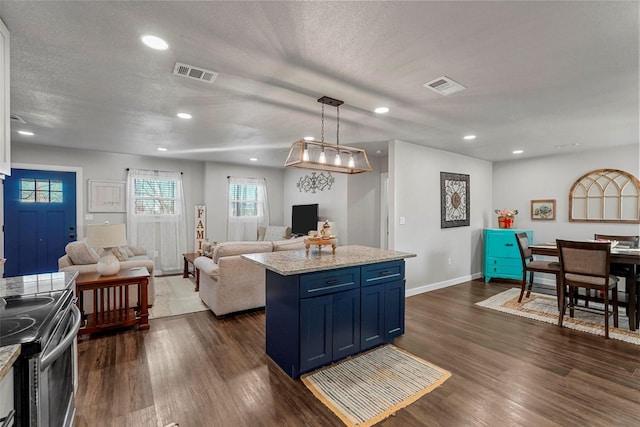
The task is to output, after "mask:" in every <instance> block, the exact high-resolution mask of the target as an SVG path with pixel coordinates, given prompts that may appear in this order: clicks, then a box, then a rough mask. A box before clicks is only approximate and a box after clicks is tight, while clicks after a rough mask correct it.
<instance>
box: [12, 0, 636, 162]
mask: <svg viewBox="0 0 640 427" xmlns="http://www.w3.org/2000/svg"><path fill="white" fill-rule="evenodd" d="M0 17H1V18H2V20H3V21H4V22H5V24H6V25H7V27H8V28H9V30H10V31H11V43H12V45H11V112H12V113H13V114H17V115H19V116H20V117H22V118H23V119H24V120H25V121H26V122H27V125H23V124H19V123H12V141H13V143H14V144H20V143H37V144H45V145H53V146H63V147H79V148H85V149H93V150H102V151H112V152H118V153H131V154H142V155H154V156H161V157H176V158H186V159H198V160H211V161H221V162H233V163H244V164H247V163H249V161H248V159H249V157H257V158H258V159H259V161H258V162H257V163H258V164H260V165H268V166H281V165H282V164H283V162H284V158H285V157H286V153H287V151H288V147H289V146H290V145H291V142H292V141H294V140H296V139H299V138H301V137H303V136H307V135H311V136H315V137H316V139H319V137H320V107H321V105H320V104H319V103H317V102H316V99H317V98H319V97H320V96H322V95H327V96H330V97H334V98H338V99H341V100H343V101H344V102H345V104H344V105H343V106H342V107H341V109H340V143H341V144H347V145H355V146H358V147H361V148H365V149H366V150H367V151H368V152H369V154H370V155H373V156H375V153H374V152H375V151H376V150H377V149H380V148H382V149H384V150H385V151H386V141H389V140H392V139H398V140H402V141H407V142H412V143H416V144H420V145H424V146H428V147H433V148H437V149H442V150H446V151H451V152H456V153H461V154H464V155H468V156H472V157H475V158H479V159H486V160H491V161H500V160H506V159H511V158H513V154H512V153H511V152H512V150H514V149H518V148H520V149H523V150H525V152H524V154H522V155H521V156H524V157H533V156H543V155H553V154H557V153H558V152H560V151H562V152H566V150H569V149H558V148H556V146H570V145H573V144H579V145H578V146H577V147H573V148H570V150H587V149H593V148H598V147H603V146H611V147H613V146H616V145H628V144H638V138H639V136H638V132H639V127H638V122H639V109H638V98H639V92H640V88H639V83H638V80H639V73H638V66H639V58H638V56H639V42H638V39H639V32H638V28H639V20H640V17H639V3H638V2H608V1H607V2H458V1H456V2H177V1H167V2H95V1H74V2H54V1H47V2H44V1H43V2H35V1H34V2H24V1H2V2H0ZM144 33H151V34H155V35H158V36H160V37H163V38H164V39H165V40H166V41H167V42H168V43H169V44H170V48H169V50H167V51H162V52H161V51H154V50H151V49H149V48H147V47H146V46H144V45H143V44H142V43H141V42H140V40H139V37H140V36H141V35H142V34H144ZM176 62H184V63H187V64H191V65H195V66H199V67H202V68H206V69H210V70H215V71H216V72H218V73H220V75H219V76H218V78H217V79H216V81H215V82H214V84H213V85H210V84H206V83H202V82H197V81H192V80H189V79H185V78H182V77H178V76H174V75H173V74H172V70H173V66H174V64H175V63H176ZM443 75H446V76H448V77H450V78H452V79H454V80H456V81H458V82H460V83H461V84H463V85H465V86H466V87H467V88H468V89H466V90H465V91H463V92H459V93H456V94H452V95H449V96H448V97H443V96H441V95H438V94H437V93H435V92H433V91H430V90H428V89H425V88H424V87H423V86H422V85H423V84H424V83H426V82H428V81H431V80H433V79H435V78H438V77H440V76H443ZM382 105H384V106H388V107H389V108H390V109H391V111H390V112H389V113H388V114H386V115H377V114H374V113H373V112H372V110H373V109H374V108H375V107H378V106H382ZM178 111H185V112H189V113H191V114H192V115H193V119H192V120H189V121H184V120H180V119H178V118H176V116H175V114H176V113H177V112H178ZM325 128H326V129H325V130H326V132H325V140H327V141H328V142H332V143H334V142H335V109H334V108H332V107H328V109H327V117H326V120H325ZM20 129H29V130H31V131H33V132H34V133H35V136H32V137H26V136H23V135H20V134H18V133H17V130H20ZM468 133H474V134H476V135H478V137H477V139H476V140H475V141H472V142H468V141H463V139H462V137H463V136H464V135H465V134H468ZM157 147H166V148H168V151H167V152H164V153H161V152H158V151H156V148H157Z"/></svg>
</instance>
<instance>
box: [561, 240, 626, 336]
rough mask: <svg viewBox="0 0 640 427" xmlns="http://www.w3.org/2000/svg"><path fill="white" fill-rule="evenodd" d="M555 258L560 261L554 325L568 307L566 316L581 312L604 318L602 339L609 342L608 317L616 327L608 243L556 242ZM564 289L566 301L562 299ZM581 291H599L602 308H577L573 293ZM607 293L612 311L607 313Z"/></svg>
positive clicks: (614, 280) (614, 284) (615, 281)
mask: <svg viewBox="0 0 640 427" xmlns="http://www.w3.org/2000/svg"><path fill="white" fill-rule="evenodd" d="M556 243H557V245H558V258H559V259H560V303H561V308H560V315H559V318H558V325H559V326H562V321H563V319H564V315H565V313H566V309H567V306H569V316H570V317H573V316H574V310H576V309H578V310H584V311H588V312H596V313H602V314H604V335H605V338H609V316H611V315H613V326H614V327H616V328H617V327H618V278H617V277H616V276H613V275H611V274H609V260H610V256H611V243H609V242H606V243H605V242H602V243H600V242H575V241H569V240H559V239H558V240H556ZM567 288H568V298H567V295H565V292H567ZM578 288H585V289H586V290H587V291H589V290H591V289H593V290H596V291H603V299H604V308H603V309H602V310H600V309H598V308H596V307H593V306H591V307H587V306H580V305H578V303H577V289H578ZM609 292H611V305H613V308H612V310H610V309H609V306H610V304H609Z"/></svg>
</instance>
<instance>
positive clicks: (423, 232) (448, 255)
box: [389, 141, 493, 296]
mask: <svg viewBox="0 0 640 427" xmlns="http://www.w3.org/2000/svg"><path fill="white" fill-rule="evenodd" d="M440 172H451V173H460V174H468V175H469V179H470V183H469V187H470V193H471V195H470V203H471V204H470V226H468V227H455V228H447V229H441V228H440ZM491 178H492V164H491V162H487V161H483V160H477V159H473V158H470V157H465V156H461V155H458V154H453V153H448V152H445V151H440V150H434V149H430V148H426V147H422V146H418V145H414V144H409V143H406V142H401V141H392V142H390V143H389V218H390V219H389V249H393V250H397V251H403V252H412V253H415V254H417V257H416V258H408V259H407V260H406V280H407V284H406V286H407V295H408V296H409V295H415V294H416V293H420V292H424V291H428V290H432V289H437V288H439V287H443V286H448V285H451V284H456V283H460V282H462V281H465V280H469V279H470V278H471V277H479V275H480V273H481V271H482V230H483V228H484V227H486V226H489V225H490V223H491V215H490V212H492V206H493V204H492V185H491ZM401 216H403V217H404V218H405V221H406V224H405V225H400V224H399V218H400V217H401ZM449 259H450V260H451V263H449Z"/></svg>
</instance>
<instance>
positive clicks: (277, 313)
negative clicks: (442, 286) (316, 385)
mask: <svg viewBox="0 0 640 427" xmlns="http://www.w3.org/2000/svg"><path fill="white" fill-rule="evenodd" d="M415 256H416V255H415V254H411V253H406V252H398V251H388V250H384V249H378V248H371V247H367V246H359V245H351V246H340V247H338V248H337V249H336V252H335V254H332V253H331V252H330V251H322V250H315V251H314V250H312V251H310V252H309V254H306V253H305V251H283V252H268V253H259V254H245V255H242V257H243V258H245V259H247V260H249V261H252V262H255V263H257V264H260V265H262V266H264V267H265V269H266V305H265V311H266V352H267V354H268V355H269V356H270V357H271V358H272V359H273V360H274V361H275V362H276V363H277V364H278V365H279V366H280V367H281V368H282V369H283V370H284V371H285V372H286V373H287V374H288V375H289V376H290V377H292V378H298V377H299V376H300V374H303V373H305V372H309V371H312V370H314V369H317V368H319V367H321V366H324V365H327V364H330V363H333V362H335V361H338V360H340V359H343V358H345V357H347V356H352V355H354V354H357V353H360V352H362V351H365V350H369V349H371V348H373V347H376V346H378V345H381V344H385V343H389V342H391V341H392V340H393V339H394V338H395V337H397V336H399V335H402V334H403V333H404V298H405V292H404V287H405V280H404V259H405V258H411V257H415Z"/></svg>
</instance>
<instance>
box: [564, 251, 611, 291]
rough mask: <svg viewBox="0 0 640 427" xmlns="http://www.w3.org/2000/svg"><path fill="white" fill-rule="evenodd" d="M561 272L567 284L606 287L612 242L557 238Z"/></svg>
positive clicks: (596, 287) (594, 287) (597, 287)
mask: <svg viewBox="0 0 640 427" xmlns="http://www.w3.org/2000/svg"><path fill="white" fill-rule="evenodd" d="M556 243H557V245H558V258H559V260H560V274H561V277H562V278H563V281H564V282H565V284H567V285H569V286H579V287H586V288H592V289H606V286H607V284H608V283H609V260H610V256H611V243H609V242H575V241H570V240H556Z"/></svg>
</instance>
